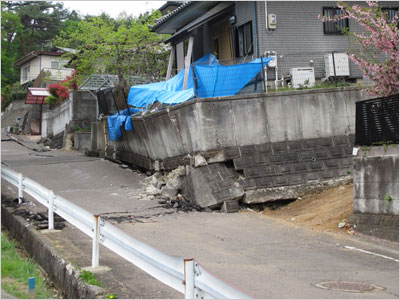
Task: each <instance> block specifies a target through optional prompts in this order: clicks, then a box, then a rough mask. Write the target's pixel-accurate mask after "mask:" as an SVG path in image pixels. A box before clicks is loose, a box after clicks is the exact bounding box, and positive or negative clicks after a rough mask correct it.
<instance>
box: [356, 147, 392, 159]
mask: <svg viewBox="0 0 400 300" xmlns="http://www.w3.org/2000/svg"><path fill="white" fill-rule="evenodd" d="M382 156H384V157H388V156H394V157H399V145H398V144H395V145H387V146H368V147H361V149H360V150H359V151H358V153H357V156H354V158H356V159H363V158H367V157H369V158H372V157H382Z"/></svg>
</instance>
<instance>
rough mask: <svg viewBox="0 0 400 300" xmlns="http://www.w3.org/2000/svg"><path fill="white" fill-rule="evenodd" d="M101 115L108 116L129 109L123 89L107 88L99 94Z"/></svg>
mask: <svg viewBox="0 0 400 300" xmlns="http://www.w3.org/2000/svg"><path fill="white" fill-rule="evenodd" d="M97 101H98V103H99V113H101V114H103V115H105V116H107V115H112V114H114V113H116V112H119V111H122V110H124V109H127V108H128V103H127V97H126V93H125V91H124V90H123V88H121V87H117V88H107V89H103V90H100V91H98V92H97Z"/></svg>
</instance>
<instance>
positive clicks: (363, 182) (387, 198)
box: [349, 145, 399, 242]
mask: <svg viewBox="0 0 400 300" xmlns="http://www.w3.org/2000/svg"><path fill="white" fill-rule="evenodd" d="M353 167H354V202H353V215H351V216H350V217H349V222H350V223H351V224H353V226H354V228H355V230H357V231H358V232H361V233H364V234H370V235H373V236H376V237H379V238H385V239H389V240H393V241H397V242H398V241H399V146H398V145H387V146H371V147H364V148H361V149H360V150H359V152H358V153H357V156H356V157H354V158H353Z"/></svg>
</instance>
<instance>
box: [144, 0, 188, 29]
mask: <svg viewBox="0 0 400 300" xmlns="http://www.w3.org/2000/svg"><path fill="white" fill-rule="evenodd" d="M192 4H193V1H188V2H186V3H184V4H182V5H181V6H179V7H178V8H177V9H175V10H173V11H171V12H170V13H169V14H167V15H165V16H163V17H161V18H159V19H158V20H157V21H156V23H154V25H153V26H151V27H150V28H151V30H154V29H156V28H157V27H159V26H160V25H161V24H163V23H164V22H165V21H167V20H168V19H169V18H171V17H172V16H174V15H175V14H177V13H178V12H180V11H182V10H183V9H185V8H186V7H188V6H190V5H192Z"/></svg>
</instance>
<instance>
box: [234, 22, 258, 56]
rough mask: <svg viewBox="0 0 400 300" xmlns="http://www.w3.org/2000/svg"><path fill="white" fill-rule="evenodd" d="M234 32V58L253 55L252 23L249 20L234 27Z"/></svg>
mask: <svg viewBox="0 0 400 300" xmlns="http://www.w3.org/2000/svg"><path fill="white" fill-rule="evenodd" d="M235 32H236V34H235V48H236V57H246V56H249V55H252V54H253V53H254V36H253V21H251V20H250V21H248V22H246V23H244V24H242V25H240V26H238V27H236V30H235ZM248 44H250V46H251V47H249V45H248ZM246 49H249V50H246Z"/></svg>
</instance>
